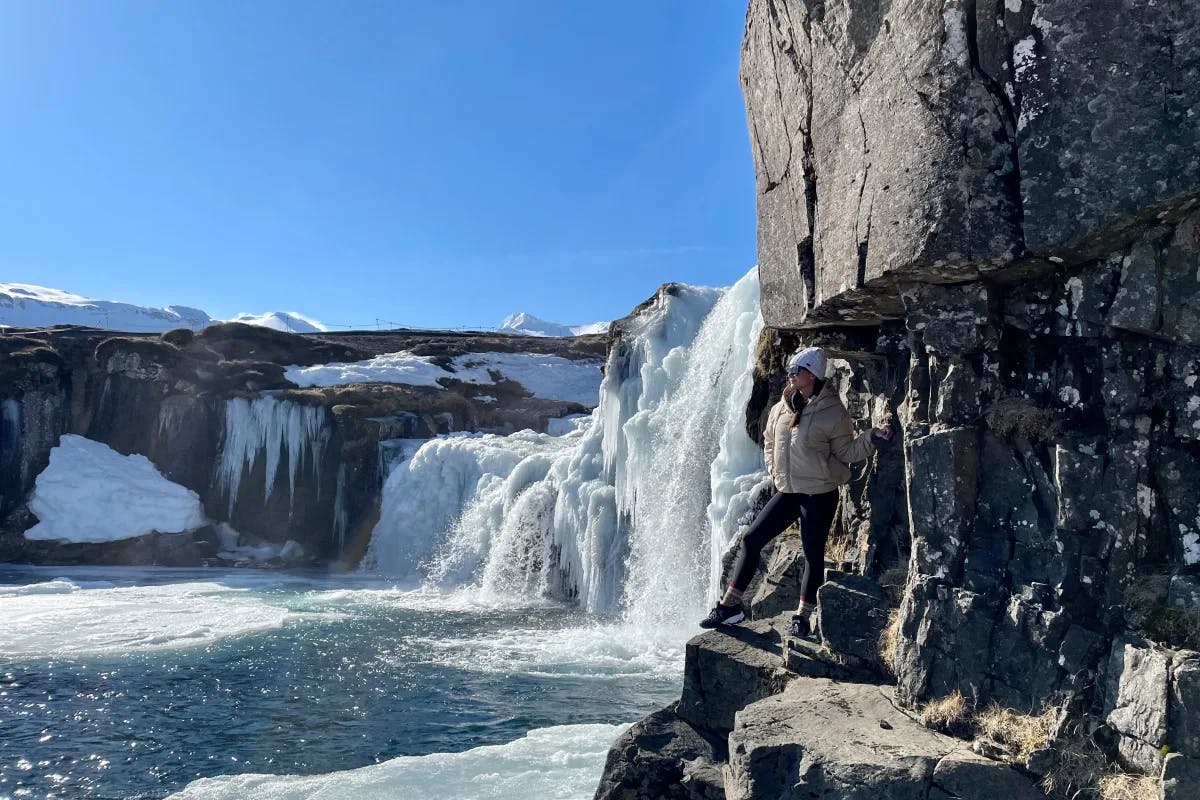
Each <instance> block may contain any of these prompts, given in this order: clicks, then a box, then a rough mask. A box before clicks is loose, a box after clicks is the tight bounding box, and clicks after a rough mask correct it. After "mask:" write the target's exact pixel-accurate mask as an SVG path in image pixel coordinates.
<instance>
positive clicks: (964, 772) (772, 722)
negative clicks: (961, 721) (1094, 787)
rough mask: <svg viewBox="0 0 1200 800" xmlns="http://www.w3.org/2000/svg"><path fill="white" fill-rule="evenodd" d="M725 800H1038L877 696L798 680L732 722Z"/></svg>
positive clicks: (1006, 773) (995, 765)
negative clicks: (1001, 799) (888, 799)
mask: <svg viewBox="0 0 1200 800" xmlns="http://www.w3.org/2000/svg"><path fill="white" fill-rule="evenodd" d="M725 796H726V798H728V800H752V798H765V797H770V798H778V800H793V799H794V800H817V799H818V798H821V799H822V800H825V799H828V800H835V799H836V800H843V799H844V800H852V799H857V798H867V797H879V798H894V799H895V800H901V799H902V798H904V799H907V798H912V800H927V799H932V798H936V799H937V800H942V798H960V800H974V799H975V798H978V799H979V800H990V799H991V798H996V797H1005V798H1020V799H1021V800H1035V799H1036V798H1041V797H1042V796H1043V795H1042V793H1041V791H1039V790H1038V789H1037V788H1036V787H1035V786H1034V785H1033V783H1032V782H1031V781H1030V780H1029V779H1028V778H1027V777H1025V776H1024V775H1022V774H1020V773H1018V772H1017V771H1016V770H1014V769H1012V768H1010V767H1008V766H1006V765H1004V764H1002V763H999V762H996V761H991V760H988V759H986V758H982V757H980V756H977V755H975V754H974V753H972V752H971V751H970V749H969V748H968V747H967V744H966V742H963V741H961V740H958V739H953V738H951V737H949V736H944V735H942V734H939V733H934V732H933V731H931V730H928V729H927V728H925V727H923V726H921V725H920V724H919V723H917V722H916V721H915V720H913V719H911V718H910V717H909V716H908V715H906V714H905V713H904V712H903V711H902V710H900V709H899V708H898V707H897V706H896V705H895V704H893V702H892V701H891V700H890V699H889V698H888V696H887V694H886V693H885V692H884V691H882V690H881V687H879V686H875V685H872V684H855V683H839V682H836V681H830V680H823V679H814V678H810V679H801V680H798V681H795V682H794V683H792V684H791V685H789V686H788V688H787V689H786V690H784V691H783V692H782V693H780V694H777V695H775V696H773V697H769V698H766V699H764V700H760V701H758V702H756V703H754V704H752V705H750V706H747V707H746V708H744V709H742V710H741V711H739V712H738V714H737V724H736V726H735V727H734V730H733V731H732V732H731V733H730V735H729V776H728V778H727V780H726V784H725Z"/></svg>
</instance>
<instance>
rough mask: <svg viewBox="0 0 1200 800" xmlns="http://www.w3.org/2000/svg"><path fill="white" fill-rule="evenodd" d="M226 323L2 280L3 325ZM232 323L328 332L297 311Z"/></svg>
mask: <svg viewBox="0 0 1200 800" xmlns="http://www.w3.org/2000/svg"><path fill="white" fill-rule="evenodd" d="M223 321H224V320H219V319H213V318H212V317H210V316H209V315H208V314H207V313H205V312H204V311H201V310H200V309H198V308H189V307H187V306H167V307H166V308H149V307H147V306H139V305H134V304H132V303H121V302H117V301H115V300H95V299H92V298H90V297H84V296H82V295H78V294H72V293H71V292H64V291H62V290H61V289H50V288H47V287H45V286H34V285H32V284H28V283H0V327H5V326H8V327H14V328H44V327H47V326H50V325H86V326H88V327H92V328H110V329H112V330H116V331H148V332H154V331H167V330H170V329H172V328H193V329H199V328H204V327H207V326H208V325H213V324H216V323H218V322H223ZM232 321H234V322H245V323H247V324H249V325H261V326H264V327H268V328H275V329H276V330H281V331H287V330H290V331H293V332H297V333H311V332H314V331H322V330H325V326H323V325H321V323H319V322H317V321H315V320H312V319H309V318H307V317H304V316H301V315H299V314H297V313H295V312H292V311H275V312H271V313H267V314H239V315H238V316H237V317H236V318H235V319H234V320H232Z"/></svg>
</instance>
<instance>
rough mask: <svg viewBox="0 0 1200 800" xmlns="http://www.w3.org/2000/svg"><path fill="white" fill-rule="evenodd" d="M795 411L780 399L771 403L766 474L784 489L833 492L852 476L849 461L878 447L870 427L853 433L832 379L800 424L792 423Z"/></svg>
mask: <svg viewBox="0 0 1200 800" xmlns="http://www.w3.org/2000/svg"><path fill="white" fill-rule="evenodd" d="M794 413H795V412H794V411H793V410H792V408H791V407H790V405H789V403H788V402H787V401H786V400H785V399H783V398H781V399H780V400H779V402H778V403H776V404H775V405H774V407H772V409H771V413H770V415H769V416H768V417H767V427H766V430H765V431H764V432H763V455H764V458H765V460H766V465H767V472H769V473H770V475H771V479H772V480H773V481H774V482H775V488H776V489H777V490H779V491H781V492H803V493H805V494H820V493H822V492H828V491H832V490H834V489H836V488H837V487H839V486H841V485H842V484H844V483H846V482H847V481H849V480H850V467H849V465H850V464H851V463H853V462H855V461H862V460H864V459H866V458H868V457H870V455H871V453H873V452H874V451H875V443H874V441H873V439H872V434H871V431H870V430H867V431H864V432H863V433H862V434H860V435H859V436H855V435H854V427H853V425H852V424H851V422H850V414H849V413H847V411H846V407H845V406H844V405H842V401H841V399H840V398H839V397H838V395H837V391H836V389H835V388H834V387H833V385H832V384H831V383H828V382H827V383H826V384H825V386H824V387H823V388H822V390H821V391H820V393H818V394H817V395H816V396H814V397H812V398H810V399H809V401H808V403H806V404H805V405H804V407H803V409H802V410H801V412H800V418H799V420H798V422H797V424H796V426H795V427H791V425H790V423H791V420H792V416H793V415H794Z"/></svg>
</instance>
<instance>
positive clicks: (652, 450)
mask: <svg viewBox="0 0 1200 800" xmlns="http://www.w3.org/2000/svg"><path fill="white" fill-rule="evenodd" d="M761 329H762V322H761V318H760V316H759V312H758V279H757V271H756V270H751V271H750V272H749V273H748V274H747V275H746V276H745V277H743V278H742V279H741V280H740V281H738V282H737V284H735V285H734V286H733V287H731V288H729V289H727V290H717V289H708V288H697V287H688V286H671V287H668V288H666V289H664V290H663V291H660V293H659V294H658V295H657V297H656V298H655V300H654V302H653V303H652V304H651V305H650V306H649V307H647V308H645V309H642V310H641V311H640V312H639V313H638V314H637V315H636V316H634V317H632V318H631V319H629V320H627V321H625V322H624V323H623V334H622V337H621V340H620V342H619V343H618V344H617V345H615V346H614V347H613V349H612V351H611V352H610V354H609V359H608V363H607V366H606V369H605V377H604V381H603V383H602V385H601V387H600V403H599V406H598V407H597V408H596V410H595V411H594V412H593V414H592V417H591V419H590V420H588V421H587V422H586V423H584V424H582V425H580V426H579V427H578V428H576V429H575V430H573V431H571V432H570V433H567V434H566V435H563V436H551V435H547V434H538V433H533V432H532V431H522V432H520V433H517V434H513V435H511V436H493V435H483V436H479V435H457V436H451V437H445V438H439V439H434V440H431V441H429V442H428V443H426V444H425V445H424V446H422V447H421V448H420V450H418V451H417V452H416V453H415V454H414V455H413V457H412V458H411V459H409V460H407V461H405V462H404V463H402V464H400V465H399V466H397V467H396V468H395V470H394V471H393V472H392V473H391V474H390V475H389V477H388V479H387V482H386V484H385V485H384V490H383V501H382V514H381V518H380V521H379V524H378V525H377V526H376V528H375V532H374V535H373V537H372V540H371V545H370V548H369V551H368V554H367V557H366V559H365V561H364V567H365V568H366V569H375V570H378V571H381V572H384V573H388V574H393V575H397V576H400V577H408V578H414V579H420V580H425V581H429V582H431V583H434V584H437V585H441V586H446V587H458V586H471V587H474V588H476V589H478V590H479V591H480V592H481V593H482V594H483V595H484V596H485V597H488V598H492V599H494V600H495V601H497V602H502V601H503V600H505V599H506V598H512V597H520V598H524V597H528V596H530V595H544V596H550V597H557V598H563V599H575V600H577V601H578V602H579V604H580V605H581V606H582V607H583V608H585V609H587V610H589V611H592V612H595V613H598V614H603V615H614V614H620V615H622V616H623V617H625V618H626V619H627V620H628V621H630V622H632V623H635V624H639V625H652V624H656V623H660V622H676V621H678V620H679V619H680V617H681V615H683V614H686V615H692V614H694V613H695V611H696V610H698V609H700V608H702V607H703V606H704V605H705V604H706V603H707V602H709V601H710V600H711V597H712V595H713V593H714V592H715V591H716V581H717V579H718V577H719V575H718V573H719V561H720V555H721V553H723V552H724V550H725V548H726V547H727V546H728V543H729V542H730V541H731V540H732V538H733V536H734V534H735V533H736V530H737V524H738V520H739V518H740V517H742V516H743V515H744V514H745V512H746V511H747V510H748V508H749V506H750V503H751V497H752V495H753V494H754V490H755V487H756V486H757V484H758V483H759V482H760V481H761V479H762V478H763V473H762V471H761V453H760V450H759V448H758V446H757V445H755V444H754V443H753V442H752V441H751V440H750V438H749V437H748V436H747V435H746V432H745V406H746V402H747V401H748V399H749V396H750V390H751V384H752V368H753V363H754V351H755V348H756V345H757V341H758V336H759V332H760V331H761Z"/></svg>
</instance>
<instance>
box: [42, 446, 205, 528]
mask: <svg viewBox="0 0 1200 800" xmlns="http://www.w3.org/2000/svg"><path fill="white" fill-rule="evenodd" d="M29 510H30V511H32V512H33V513H34V514H35V515H36V516H37V518H38V520H39V522H38V524H37V525H34V526H33V527H32V528H30V529H29V530H27V531H26V532H25V538H27V539H41V540H57V541H65V542H112V541H117V540H120V539H128V538H132V537H134V536H142V535H144V534H147V533H151V532H154V531H158V532H160V533H182V532H184V531H191V530H195V529H196V528H199V527H200V526H202V525H203V524H204V522H205V517H204V511H203V509H202V507H201V505H200V497H199V496H198V495H197V494H196V493H195V492H193V491H191V490H190V489H187V488H184V487H183V486H180V485H179V484H177V483H172V482H171V481H169V480H167V479H166V478H164V477H163V476H162V473H160V472H159V471H158V470H157V469H155V467H154V465H153V464H151V463H150V460H149V459H147V458H146V457H145V456H142V455H129V456H123V455H121V454H120V453H118V452H116V451H115V450H113V449H111V448H109V447H108V445H105V444H102V443H101V442H94V441H92V440H91V439H85V438H84V437H82V436H76V435H74V434H64V435H63V436H62V438H61V439H60V440H59V443H58V446H57V447H55V448H54V449H52V450H51V451H50V463H49V465H48V466H47V467H46V469H45V470H43V471H42V473H41V474H40V475H38V477H37V481H36V484H35V487H34V490H33V497H32V499H31V500H30V501H29Z"/></svg>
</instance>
